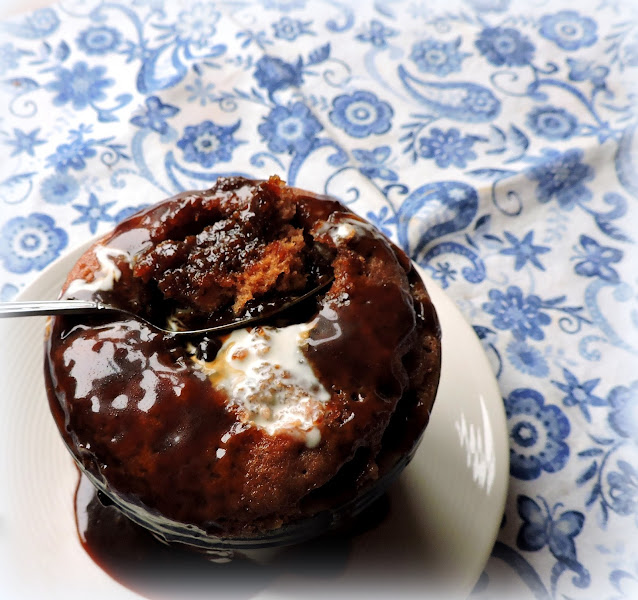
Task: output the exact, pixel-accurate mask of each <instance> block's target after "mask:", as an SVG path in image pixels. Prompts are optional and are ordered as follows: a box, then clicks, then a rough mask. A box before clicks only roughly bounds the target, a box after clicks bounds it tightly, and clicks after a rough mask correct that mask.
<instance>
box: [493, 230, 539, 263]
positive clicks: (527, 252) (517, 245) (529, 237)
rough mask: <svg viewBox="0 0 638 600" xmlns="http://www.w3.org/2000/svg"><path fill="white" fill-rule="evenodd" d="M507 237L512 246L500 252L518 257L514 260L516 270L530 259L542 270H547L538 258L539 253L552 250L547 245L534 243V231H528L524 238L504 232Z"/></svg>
mask: <svg viewBox="0 0 638 600" xmlns="http://www.w3.org/2000/svg"><path fill="white" fill-rule="evenodd" d="M504 235H505V238H506V239H507V241H508V242H509V243H510V244H511V248H503V249H502V250H501V251H500V253H501V254H504V255H505V256H514V257H515V258H516V260H515V262H514V270H515V271H520V270H521V269H522V268H523V267H524V266H525V265H526V264H527V262H528V261H529V262H530V263H532V265H533V266H535V267H536V268H537V269H540V270H541V271H544V270H545V267H544V266H543V264H542V263H541V261H540V260H538V258H537V255H538V254H545V253H546V252H549V251H550V248H548V247H547V246H535V245H534V243H533V240H534V232H533V231H528V232H527V233H526V234H525V237H524V238H523V239H522V240H519V239H518V238H517V237H516V236H515V235H513V234H511V233H509V231H505V232H504Z"/></svg>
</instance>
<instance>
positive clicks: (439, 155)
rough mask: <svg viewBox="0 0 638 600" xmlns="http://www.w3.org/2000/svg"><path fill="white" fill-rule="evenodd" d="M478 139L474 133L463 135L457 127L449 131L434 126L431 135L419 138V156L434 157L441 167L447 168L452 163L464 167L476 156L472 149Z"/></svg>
mask: <svg viewBox="0 0 638 600" xmlns="http://www.w3.org/2000/svg"><path fill="white" fill-rule="evenodd" d="M476 139H477V138H476V137H475V136H472V135H467V136H461V132H460V131H459V130H458V129H457V128H456V127H452V128H451V129H448V131H443V130H442V129H439V128H438V127H433V128H432V129H430V137H422V138H420V139H419V156H421V157H422V158H433V159H434V161H435V162H436V164H437V166H438V167H440V168H441V169H447V168H448V167H449V166H450V165H454V166H455V167H458V168H460V169H463V168H465V167H466V166H467V161H468V160H474V159H475V158H476V153H475V152H474V151H473V150H472V146H473V145H474V142H476Z"/></svg>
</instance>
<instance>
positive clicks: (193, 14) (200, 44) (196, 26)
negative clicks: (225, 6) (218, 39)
mask: <svg viewBox="0 0 638 600" xmlns="http://www.w3.org/2000/svg"><path fill="white" fill-rule="evenodd" d="M220 16H221V14H220V13H219V12H218V11H217V10H216V9H215V5H214V4H213V3H209V2H196V3H195V4H193V5H192V6H190V7H189V9H188V10H182V11H181V12H180V13H179V15H177V21H176V22H175V35H176V40H177V42H178V43H181V44H188V45H190V44H192V45H193V46H194V47H195V48H197V49H199V50H202V49H203V48H206V47H207V46H209V45H210V40H211V39H212V37H213V36H214V35H215V34H216V33H217V22H218V21H219V18H220Z"/></svg>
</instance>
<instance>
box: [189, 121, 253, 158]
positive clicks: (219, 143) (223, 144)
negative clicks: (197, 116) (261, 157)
mask: <svg viewBox="0 0 638 600" xmlns="http://www.w3.org/2000/svg"><path fill="white" fill-rule="evenodd" d="M240 125H241V121H237V123H235V124H234V125H231V126H229V127H224V126H222V125H216V124H215V123H213V122H212V121H204V122H203V123H200V124H199V125H195V126H188V127H186V129H185V130H184V137H182V139H181V140H179V141H178V142H177V146H178V147H179V148H181V149H182V150H183V151H184V158H185V159H186V160H187V161H188V162H196V163H199V164H200V165H202V166H203V167H212V166H213V165H215V164H217V163H219V162H228V161H230V160H231V159H232V157H233V151H234V150H235V148H237V146H239V145H240V144H242V143H244V142H243V141H239V140H236V139H235V138H234V137H233V134H234V133H235V132H236V131H237V130H238V129H239V126H240Z"/></svg>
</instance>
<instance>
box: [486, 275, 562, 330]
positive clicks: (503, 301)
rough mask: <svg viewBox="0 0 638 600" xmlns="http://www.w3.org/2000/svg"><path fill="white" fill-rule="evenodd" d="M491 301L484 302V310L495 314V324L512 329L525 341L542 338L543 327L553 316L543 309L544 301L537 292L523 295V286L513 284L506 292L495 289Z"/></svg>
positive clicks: (490, 295)
mask: <svg viewBox="0 0 638 600" xmlns="http://www.w3.org/2000/svg"><path fill="white" fill-rule="evenodd" d="M489 299H490V302H485V303H484V304H483V310H484V311H485V312H486V313H488V314H490V315H494V320H493V325H494V327H496V328H497V329H511V330H512V333H513V334H514V337H515V338H516V339H517V340H519V341H525V339H527V337H530V338H531V339H533V340H542V339H544V338H545V333H544V332H543V330H542V329H541V327H543V326H546V325H549V323H550V322H551V318H550V317H549V315H548V314H546V313H544V312H542V311H541V308H543V303H542V301H541V299H540V298H539V297H538V296H536V295H535V294H530V295H529V296H527V297H524V296H523V292H522V290H521V288H519V287H518V286H516V285H512V286H510V287H508V288H507V291H506V292H505V293H503V292H501V290H498V289H493V290H490V293H489Z"/></svg>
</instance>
